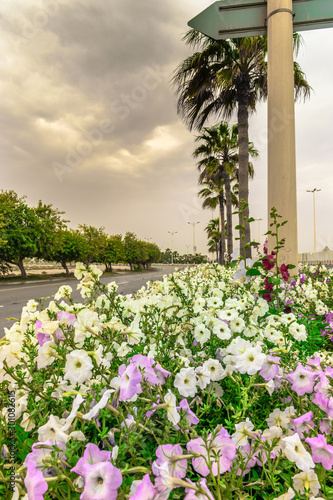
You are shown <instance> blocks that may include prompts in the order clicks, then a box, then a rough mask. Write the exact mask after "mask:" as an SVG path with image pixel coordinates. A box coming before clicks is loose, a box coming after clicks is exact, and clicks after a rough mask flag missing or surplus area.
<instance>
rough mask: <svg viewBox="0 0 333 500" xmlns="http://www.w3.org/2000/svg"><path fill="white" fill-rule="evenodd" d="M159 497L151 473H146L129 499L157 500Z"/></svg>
mask: <svg viewBox="0 0 333 500" xmlns="http://www.w3.org/2000/svg"><path fill="white" fill-rule="evenodd" d="M157 498H158V492H157V490H156V489H155V488H154V486H153V485H152V482H151V480H150V477H149V474H146V475H145V476H143V478H142V481H141V482H140V483H139V484H138V486H137V488H136V490H135V493H134V495H132V496H131V497H130V498H129V500H156V499H157Z"/></svg>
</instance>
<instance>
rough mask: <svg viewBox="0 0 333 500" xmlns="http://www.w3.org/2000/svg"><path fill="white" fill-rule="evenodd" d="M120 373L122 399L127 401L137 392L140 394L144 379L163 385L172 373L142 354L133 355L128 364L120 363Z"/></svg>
mask: <svg viewBox="0 0 333 500" xmlns="http://www.w3.org/2000/svg"><path fill="white" fill-rule="evenodd" d="M118 373H119V376H120V382H119V389H120V397H119V400H120V401H126V400H128V399H131V398H132V397H133V396H135V395H136V394H140V393H141V392H142V387H141V383H142V382H143V381H145V382H147V383H148V384H150V385H163V384H164V383H165V379H166V378H167V377H169V376H170V375H171V373H170V372H169V371H167V370H165V369H164V368H162V367H161V366H160V365H159V364H158V363H156V361H154V360H153V359H152V358H147V356H143V355H142V354H136V355H135V356H133V357H132V358H131V360H130V363H129V364H128V365H127V366H126V365H120V366H119V369H118Z"/></svg>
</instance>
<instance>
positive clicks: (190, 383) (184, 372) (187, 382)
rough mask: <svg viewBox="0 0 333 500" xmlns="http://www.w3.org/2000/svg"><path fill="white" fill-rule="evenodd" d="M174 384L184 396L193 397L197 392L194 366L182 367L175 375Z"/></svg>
mask: <svg viewBox="0 0 333 500" xmlns="http://www.w3.org/2000/svg"><path fill="white" fill-rule="evenodd" d="M174 386H175V387H177V389H178V391H179V393H180V394H181V395H182V396H184V397H185V398H187V397H188V396H191V397H194V396H195V395H196V393H197V377H196V374H195V371H194V368H182V369H181V370H180V372H179V373H177V375H176V376H175V381H174Z"/></svg>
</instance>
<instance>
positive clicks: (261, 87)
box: [173, 29, 311, 257]
mask: <svg viewBox="0 0 333 500" xmlns="http://www.w3.org/2000/svg"><path fill="white" fill-rule="evenodd" d="M184 40H185V42H186V43H187V44H188V45H190V46H192V47H197V48H198V49H199V52H195V53H194V54H193V55H191V56H190V57H188V58H187V59H185V61H183V62H182V63H181V64H180V65H179V67H178V68H177V69H176V71H175V74H174V77H173V83H174V85H175V86H176V87H177V94H178V105H177V110H178V113H179V114H180V116H181V117H182V118H183V120H184V121H185V123H186V124H187V126H188V127H189V129H190V130H192V128H196V129H198V130H201V128H202V127H203V125H204V124H205V123H206V120H207V119H208V118H209V117H211V116H212V115H215V116H217V117H220V116H223V117H224V118H230V116H231V115H232V113H233V112H234V111H236V110H237V122H238V140H239V199H240V201H241V200H244V202H245V204H246V205H247V206H246V209H245V211H244V215H245V216H246V217H247V219H248V218H249V207H248V195H249V187H248V163H249V150H248V144H249V134H248V119H249V113H251V112H254V111H255V109H256V104H257V102H258V101H260V100H263V99H265V98H266V96H267V63H266V60H265V57H266V53H267V39H266V37H264V36H258V37H247V38H235V39H234V38H233V39H230V40H218V41H217V40H213V39H212V38H210V37H208V36H206V35H203V34H202V33H199V32H198V31H196V30H193V29H191V30H189V31H188V32H187V33H186V35H185V36H184ZM294 41H295V42H294V46H295V50H296V53H297V49H298V47H299V44H300V37H299V35H298V34H296V35H295V36H294ZM310 90H311V87H310V86H309V84H308V83H307V81H306V79H305V75H304V73H303V72H302V71H301V69H300V67H299V65H298V64H297V63H295V97H296V98H297V97H298V96H300V97H304V98H305V97H307V96H309V94H310ZM239 219H240V224H242V223H243V221H242V217H241V214H240V215H239ZM250 240H251V236H250V226H249V224H248V223H246V224H245V245H248V244H249V243H250ZM240 241H241V245H242V240H240ZM241 252H242V254H243V253H244V249H242V248H241ZM246 255H247V257H250V256H251V247H250V246H248V247H247V248H246Z"/></svg>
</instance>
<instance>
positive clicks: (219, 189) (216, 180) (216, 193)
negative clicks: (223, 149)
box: [198, 173, 225, 264]
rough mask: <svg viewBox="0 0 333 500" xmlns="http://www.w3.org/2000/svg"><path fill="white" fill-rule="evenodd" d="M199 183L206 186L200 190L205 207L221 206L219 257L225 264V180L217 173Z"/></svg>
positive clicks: (199, 194)
mask: <svg viewBox="0 0 333 500" xmlns="http://www.w3.org/2000/svg"><path fill="white" fill-rule="evenodd" d="M199 183H201V184H202V185H204V187H203V188H202V189H201V190H200V191H199V193H198V196H199V197H200V198H203V199H204V200H203V203H202V206H203V208H212V209H214V208H216V207H217V206H218V207H219V220H220V224H221V227H220V230H221V231H220V242H219V257H218V261H219V263H220V264H224V254H225V215H224V206H225V196H224V180H223V178H221V177H220V176H219V174H218V173H217V174H215V175H214V176H211V177H210V179H209V180H206V181H204V180H202V182H200V177H199Z"/></svg>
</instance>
